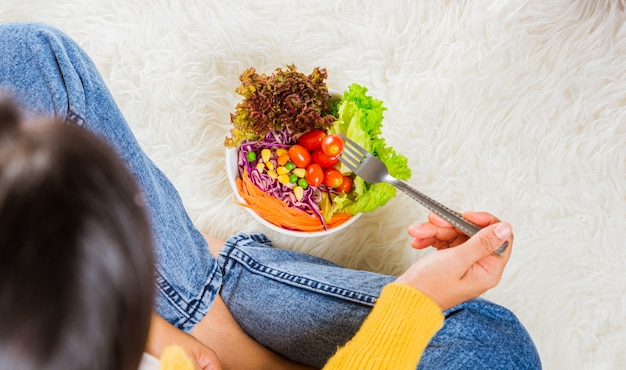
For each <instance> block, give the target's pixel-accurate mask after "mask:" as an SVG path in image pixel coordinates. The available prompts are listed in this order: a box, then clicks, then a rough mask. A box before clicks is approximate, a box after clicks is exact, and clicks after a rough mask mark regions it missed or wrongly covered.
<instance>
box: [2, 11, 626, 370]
mask: <svg viewBox="0 0 626 370" xmlns="http://www.w3.org/2000/svg"><path fill="white" fill-rule="evenodd" d="M624 6H625V2H624V0H613V1H611V0H506V1H505V0H502V1H472V2H468V1H455V0H448V1H441V0H428V1H426V0H425V1H413V0H404V1H376V2H361V1H355V0H352V1H334V0H321V1H315V2H310V1H304V0H297V1H277V0H267V1H253V0H239V1H198V0H183V1H168V0H152V1H150V2H149V3H147V2H145V1H137V0H130V1H129V0H107V1H104V0H57V1H54V2H49V1H46V0H4V1H2V2H0V21H3V22H4V21H23V20H30V21H42V22H46V23H50V24H52V25H55V26H57V27H59V28H61V29H62V30H64V31H65V32H67V33H68V34H70V35H71V36H72V37H74V38H75V39H76V40H77V41H78V42H79V43H80V44H81V45H82V46H83V47H84V48H85V49H86V50H87V52H88V53H89V54H90V55H91V56H92V58H93V59H94V61H95V62H96V64H97V65H98V66H99V68H100V70H101V72H102V74H103V76H104V78H105V80H106V82H107V83H108V85H109V87H110V89H111V91H112V92H113V95H114V96H115V98H116V99H117V101H118V103H119V105H120V107H121V109H122V111H123V112H124V114H125V115H126V117H127V119H128V122H129V124H130V125H131V127H132V128H133V130H134V132H135V133H136V135H137V137H138V138H139V140H140V142H141V144H142V146H143V147H144V148H145V150H146V151H147V152H148V154H149V155H150V156H151V157H152V158H153V159H154V160H155V161H156V163H157V164H158V165H159V166H160V167H161V168H162V169H163V170H164V172H165V173H167V175H169V177H170V178H171V180H172V181H173V182H174V183H175V185H176V186H177V187H178V189H179V191H180V193H181V195H182V197H183V199H184V201H185V205H186V206H187V208H188V210H189V213H190V215H191V217H192V218H193V220H194V222H195V223H196V224H197V226H198V227H199V228H200V229H201V230H202V231H204V232H206V233H209V234H212V235H215V236H216V237H220V238H226V237H228V236H229V235H231V234H233V233H236V232H238V231H248V232H254V231H267V230H265V229H263V228H262V227H261V226H260V225H259V224H257V223H256V222H255V221H254V220H253V219H252V218H251V217H250V216H249V215H248V213H247V212H246V211H245V210H244V209H242V208H241V207H239V206H237V205H234V204H233V194H232V191H231V189H230V187H229V185H228V182H227V180H226V178H225V172H224V165H225V164H224V147H223V146H222V142H223V139H224V136H225V135H226V133H227V131H228V129H229V128H230V122H229V113H230V112H232V111H234V107H235V105H236V103H237V102H238V101H239V96H237V95H236V94H235V93H234V89H235V87H236V86H237V85H238V82H239V81H238V77H239V74H240V73H241V72H242V71H243V70H244V69H246V68H248V67H250V66H253V67H255V68H256V69H257V70H258V71H260V72H265V73H271V72H273V71H274V70H275V69H276V68H279V67H284V66H285V65H287V64H291V63H294V64H295V65H296V66H298V69H299V70H300V71H302V72H307V73H308V72H310V71H311V70H312V68H313V67H316V66H321V67H326V68H327V70H328V74H329V78H328V80H327V82H328V84H329V86H330V87H331V88H333V89H336V90H343V89H344V88H346V87H347V86H348V85H349V84H350V83H352V82H358V83H360V84H362V85H364V86H367V87H368V88H369V89H370V93H371V94H372V95H373V96H374V97H377V98H379V99H382V100H383V101H384V102H385V105H386V107H387V108H388V111H387V112H386V115H385V124H384V132H383V136H384V137H385V138H386V139H387V141H388V142H389V143H390V144H391V145H393V146H394V147H395V148H396V149H397V150H398V151H399V152H401V153H403V154H405V155H407V156H408V157H409V158H410V166H411V167H412V169H413V173H414V174H413V178H412V179H411V181H410V183H411V184H412V185H414V186H415V187H417V188H418V189H421V190H422V191H423V192H425V193H426V194H429V195H430V196H432V197H433V198H435V199H437V200H440V201H441V202H443V203H444V204H447V205H448V206H450V207H452V208H455V209H458V210H485V211H489V212H491V213H493V214H496V215H498V216H499V217H500V218H501V219H504V220H507V221H509V222H511V223H512V224H513V226H514V230H515V235H516V241H515V246H514V248H515V250H514V255H513V258H512V259H511V262H510V264H509V266H508V268H507V270H506V273H505V276H504V278H503V281H502V282H501V284H500V285H499V286H498V287H497V288H495V289H493V290H492V291H490V292H488V293H487V294H486V296H487V297H488V298H489V299H491V300H493V301H495V302H498V303H500V304H502V305H504V306H507V307H509V308H510V309H512V310H513V311H514V312H516V314H517V315H518V316H519V318H520V319H521V320H522V322H524V323H525V325H526V326H527V328H528V330H529V332H530V334H531V335H532V337H533V338H534V339H535V341H536V344H537V346H538V348H539V352H540V355H541V357H542V360H543V362H544V367H545V368H546V369H623V368H625V367H626V355H625V354H624V348H626V282H625V278H624V277H625V272H624V271H626V248H625V245H624V240H625V239H626V232H625V229H626V185H625V184H626V58H625V57H626V26H625V25H624V23H625V19H626V13H625V11H624ZM426 215H427V211H426V210H425V209H424V208H422V207H421V206H419V205H418V204H417V203H415V202H414V201H412V200H411V199H410V198H408V197H406V196H404V195H402V194H399V196H398V197H396V198H395V199H393V200H392V201H391V202H390V203H389V204H388V205H387V206H385V207H383V208H381V209H379V210H378V211H376V212H374V213H371V214H366V215H364V216H363V217H362V218H361V219H360V220H358V222H357V223H356V224H355V226H354V227H353V228H352V229H349V230H346V231H344V232H341V233H338V234H334V235H332V236H329V237H326V238H316V239H294V238H291V237H285V236H281V235H276V234H273V233H271V232H268V235H269V236H270V237H271V238H272V239H273V240H274V242H275V245H276V246H277V247H280V248H289V249H293V250H298V251H304V252H307V253H310V254H314V255H317V256H322V257H325V258H328V259H331V260H333V261H335V262H338V263H340V264H343V265H346V266H349V267H354V268H360V269H367V270H372V271H377V272H382V273H388V274H398V273H400V272H402V271H403V270H404V269H405V268H406V267H407V266H409V265H410V264H411V263H412V262H413V261H414V260H415V259H416V258H418V257H419V256H420V253H418V252H415V251H412V250H411V249H410V247H409V245H408V244H409V241H410V239H409V237H408V235H407V233H406V227H407V226H408V225H409V224H411V223H418V222H423V221H424V220H425V219H426Z"/></svg>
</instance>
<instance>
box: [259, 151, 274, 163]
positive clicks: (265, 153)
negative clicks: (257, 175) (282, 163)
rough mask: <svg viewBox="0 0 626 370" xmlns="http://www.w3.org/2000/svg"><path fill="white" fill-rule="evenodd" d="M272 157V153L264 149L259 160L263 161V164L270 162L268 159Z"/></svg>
mask: <svg viewBox="0 0 626 370" xmlns="http://www.w3.org/2000/svg"><path fill="white" fill-rule="evenodd" d="M271 156H272V151H271V150H269V149H267V148H265V149H263V150H261V158H262V159H263V162H266V163H267V162H268V161H269V160H270V157H271Z"/></svg>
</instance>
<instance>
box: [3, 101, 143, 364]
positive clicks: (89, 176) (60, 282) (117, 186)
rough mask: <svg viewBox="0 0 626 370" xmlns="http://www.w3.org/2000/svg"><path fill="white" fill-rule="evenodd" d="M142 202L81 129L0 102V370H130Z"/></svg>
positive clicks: (139, 344) (108, 154) (136, 327)
mask: <svg viewBox="0 0 626 370" xmlns="http://www.w3.org/2000/svg"><path fill="white" fill-rule="evenodd" d="M153 276H154V261H153V255H152V240H151V232H150V228H149V224H148V220H147V216H146V213H145V210H144V207H143V203H142V196H141V194H140V191H139V189H138V186H137V185H136V183H135V181H134V179H133V177H132V176H131V174H130V173H129V171H128V170H127V168H126V167H125V165H124V163H123V162H122V161H121V160H120V159H119V158H118V157H117V155H116V154H115V153H114V152H113V150H112V149H110V148H109V147H108V145H106V144H105V143H104V142H102V141H101V140H100V139H99V138H97V137H95V136H93V135H92V134H90V133H89V132H87V131H85V130H84V129H82V128H78V127H74V126H69V125H65V124H63V123H59V122H56V121H54V120H42V121H38V122H22V121H21V120H20V116H19V114H18V112H17V111H16V110H15V109H14V108H13V106H12V105H11V104H10V103H7V102H6V101H5V102H0V368H16V369H17V368H21V369H30V368H32V369H40V368H47V369H57V368H58V369H73V368H75V369H77V368H90V369H113V368H115V369H130V368H133V367H134V368H135V369H136V368H137V366H138V364H139V360H140V357H141V353H142V350H143V348H144V346H145V340H146V337H147V332H148V327H149V321H150V316H151V311H152V302H153V289H154V288H153V287H154V284H153Z"/></svg>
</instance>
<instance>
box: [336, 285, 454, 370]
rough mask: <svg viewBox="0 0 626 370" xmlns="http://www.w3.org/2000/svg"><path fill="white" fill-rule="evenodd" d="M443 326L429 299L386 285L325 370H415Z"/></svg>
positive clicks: (440, 314) (417, 292)
mask: <svg viewBox="0 0 626 370" xmlns="http://www.w3.org/2000/svg"><path fill="white" fill-rule="evenodd" d="M442 326H443V314H442V312H441V309H440V308H439V306H438V305H437V304H436V303H435V302H434V301H433V300H432V299H430V298H429V297H428V296H426V295H425V294H424V293H422V292H420V291H419V290H417V289H415V288H413V287H411V286H408V285H404V284H399V283H391V284H388V285H386V286H385V287H384V288H383V290H382V292H381V294H380V298H378V300H377V302H376V304H375V305H374V308H373V309H372V312H371V313H370V314H369V316H368V317H367V318H366V320H365V321H364V322H363V325H362V326H361V329H359V331H358V332H357V334H356V335H355V336H354V337H353V339H352V340H351V341H350V342H348V343H347V344H346V345H345V346H344V347H343V348H341V349H339V351H338V352H337V353H336V354H335V356H333V357H332V358H331V360H330V361H329V362H328V363H327V366H326V367H324V369H335V368H336V369H353V368H354V369H415V368H416V366H417V363H418V362H419V359H420V358H421V356H422V353H423V352H424V349H425V348H426V346H427V345H428V343H429V342H430V339H431V338H432V336H433V335H435V333H437V331H438V330H439V329H440V328H441V327H442Z"/></svg>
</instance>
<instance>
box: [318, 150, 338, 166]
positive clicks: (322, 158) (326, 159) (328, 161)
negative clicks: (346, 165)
mask: <svg viewBox="0 0 626 370" xmlns="http://www.w3.org/2000/svg"><path fill="white" fill-rule="evenodd" d="M312 157H313V162H314V163H317V164H319V165H320V166H322V167H324V168H326V167H332V166H334V165H336V164H337V163H339V159H337V157H334V156H330V155H327V154H326V153H324V151H323V150H322V148H317V149H315V150H314V151H313V154H312Z"/></svg>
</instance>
